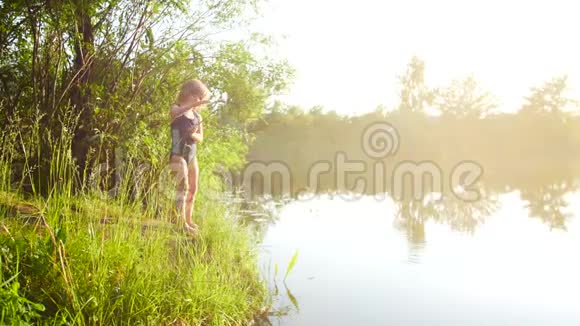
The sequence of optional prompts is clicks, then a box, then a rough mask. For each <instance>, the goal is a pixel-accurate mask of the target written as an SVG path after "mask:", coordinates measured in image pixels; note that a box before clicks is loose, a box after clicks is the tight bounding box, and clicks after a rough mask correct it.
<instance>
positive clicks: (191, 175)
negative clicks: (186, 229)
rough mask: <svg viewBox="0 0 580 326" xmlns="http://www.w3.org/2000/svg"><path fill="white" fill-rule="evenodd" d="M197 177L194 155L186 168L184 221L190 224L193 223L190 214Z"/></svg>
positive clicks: (197, 171)
mask: <svg viewBox="0 0 580 326" xmlns="http://www.w3.org/2000/svg"><path fill="white" fill-rule="evenodd" d="M198 179H199V164H198V162H197V157H196V158H194V159H193V162H191V164H190V165H189V168H188V184H189V189H188V191H187V197H186V199H185V223H187V224H189V225H190V226H194V225H195V224H194V223H193V221H192V219H191V215H192V213H193V204H194V201H195V194H196V193H197V185H198Z"/></svg>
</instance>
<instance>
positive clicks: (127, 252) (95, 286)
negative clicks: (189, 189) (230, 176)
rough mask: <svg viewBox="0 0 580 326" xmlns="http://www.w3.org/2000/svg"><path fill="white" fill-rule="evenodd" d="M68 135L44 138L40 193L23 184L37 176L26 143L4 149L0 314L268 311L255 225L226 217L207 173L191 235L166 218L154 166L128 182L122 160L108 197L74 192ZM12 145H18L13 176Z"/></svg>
mask: <svg viewBox="0 0 580 326" xmlns="http://www.w3.org/2000/svg"><path fill="white" fill-rule="evenodd" d="M10 137H13V135H12V136H11V135H10V134H9V133H6V134H4V138H3V139H0V143H2V144H3V145H6V144H14V143H15V142H13V141H11V140H10ZM66 139H70V137H68V138H67V136H66V135H63V136H62V137H61V139H60V140H58V141H54V142H50V144H51V145H50V146H51V147H50V148H51V150H50V151H49V152H50V153H46V155H45V156H46V157H47V159H48V160H50V164H49V167H48V169H49V173H48V175H46V178H45V179H46V180H44V187H46V189H48V191H47V192H45V193H43V194H42V195H40V192H36V191H37V190H35V189H36V188H35V187H34V186H33V187H32V189H33V192H32V193H28V194H26V196H25V195H24V194H23V193H22V192H21V191H20V185H22V184H26V183H29V184H33V185H34V184H40V183H39V182H37V183H35V181H36V179H35V178H38V175H35V174H34V173H30V171H31V170H32V167H34V165H35V163H34V159H33V158H32V156H27V154H26V153H30V151H28V152H25V153H24V154H18V153H19V152H18V151H17V150H15V149H14V148H12V150H11V149H10V146H6V147H3V152H2V153H0V171H1V172H2V175H1V176H0V324H2V325H3V324H13V325H18V324H20V325H29V324H30V325H38V324H46V325H63V324H67V325H140V324H146V325H198V324H201V325H228V324H234V325H240V324H248V323H250V322H251V321H252V320H253V318H254V317H255V316H256V315H257V314H259V313H260V312H261V311H262V312H263V311H264V307H265V306H267V305H268V301H269V299H268V293H267V288H266V285H265V282H264V280H263V279H262V278H261V277H260V274H259V271H258V267H257V251H256V247H255V237H254V234H252V233H251V231H250V230H249V229H248V228H246V227H244V226H242V225H240V224H239V223H237V222H236V221H233V220H230V219H229V218H227V217H226V216H227V215H228V214H227V210H228V209H230V208H228V206H227V205H228V204H225V203H221V202H220V201H217V200H216V199H214V198H216V197H215V196H212V195H216V194H219V190H218V188H217V187H215V186H212V185H215V180H213V179H210V178H209V177H204V178H202V182H201V185H200V189H201V193H200V194H199V195H198V198H197V200H196V209H195V217H194V219H195V220H196V222H197V223H198V224H199V225H200V234H199V236H198V237H197V238H196V239H193V238H192V237H190V236H188V235H187V234H186V233H184V232H183V231H182V230H181V228H180V226H179V224H174V223H172V222H171V221H172V220H174V218H172V216H174V215H173V214H174V212H173V200H172V198H171V196H170V195H167V194H165V193H164V192H161V191H160V190H159V188H160V187H159V183H160V182H162V181H159V180H163V179H160V178H159V177H158V174H159V173H154V172H150V175H149V176H148V179H147V180H146V182H143V183H140V184H143V185H147V186H143V188H142V189H139V191H138V192H135V191H134V190H135V189H134V185H135V184H136V183H135V180H134V178H133V177H132V176H134V173H133V172H132V171H135V169H133V168H131V167H130V166H129V167H128V168H127V169H126V171H125V175H126V178H124V179H123V180H127V181H125V182H122V183H121V184H120V186H119V188H118V191H117V193H118V195H117V196H116V197H115V198H114V199H113V198H112V197H111V196H109V195H105V193H104V192H103V191H102V190H99V189H100V188H99V187H97V188H95V189H91V187H88V186H87V187H83V188H82V189H80V190H77V191H76V192H75V191H73V184H74V180H75V178H78V173H77V172H76V171H75V170H74V165H73V164H72V160H71V157H70V150H68V149H67V148H70V143H67V142H66V141H65V140H66ZM15 155H24V157H22V156H20V157H19V162H24V164H20V165H19V168H21V169H24V171H19V172H21V173H20V175H22V179H21V180H17V182H14V175H13V174H14V167H13V166H12V165H11V164H12V162H13V161H14V157H16V156H15ZM27 169H28V170H27ZM206 175H210V173H206ZM101 181H102V180H97V181H96V182H95V183H94V184H102V182H101ZM169 188H171V187H169ZM144 203H146V204H144Z"/></svg>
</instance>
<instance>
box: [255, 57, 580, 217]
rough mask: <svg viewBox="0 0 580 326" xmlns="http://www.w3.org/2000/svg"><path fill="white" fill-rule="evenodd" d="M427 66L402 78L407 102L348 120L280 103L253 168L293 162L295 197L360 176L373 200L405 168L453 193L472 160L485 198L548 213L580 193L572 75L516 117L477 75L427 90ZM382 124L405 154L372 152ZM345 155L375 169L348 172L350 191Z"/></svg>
mask: <svg viewBox="0 0 580 326" xmlns="http://www.w3.org/2000/svg"><path fill="white" fill-rule="evenodd" d="M423 69H424V67H423V64H422V62H421V61H419V60H417V59H414V60H413V61H412V62H411V64H410V65H409V69H408V70H407V73H406V74H405V75H404V76H402V77H401V78H400V79H401V93H400V94H401V96H400V99H401V101H400V105H399V106H398V107H396V108H392V109H390V110H387V109H384V108H378V109H377V110H376V111H375V112H371V113H367V114H363V115H359V116H351V117H347V116H342V115H338V114H336V113H334V112H332V111H330V112H324V111H323V110H322V109H321V108H313V109H311V110H308V111H307V110H302V109H300V108H297V107H284V106H283V105H277V106H275V107H274V108H273V109H271V110H270V112H269V114H268V115H267V116H266V117H265V118H264V119H263V120H262V121H261V122H259V123H257V124H255V126H254V129H255V132H256V139H255V141H254V143H253V145H252V146H251V147H250V151H249V154H248V157H247V158H248V161H249V162H264V163H269V162H274V161H277V162H281V163H283V164H285V165H286V166H287V168H288V170H289V171H290V174H291V176H292V178H291V194H292V195H295V194H297V193H298V192H300V191H303V190H308V191H327V190H329V191H334V190H339V191H344V190H347V191H348V190H351V191H352V190H354V189H355V183H356V180H357V179H360V178H362V179H363V180H364V181H365V183H366V185H367V187H366V188H365V189H364V190H365V192H366V193H374V192H377V191H376V190H377V188H376V185H377V184H380V183H385V186H386V187H385V190H386V192H391V190H392V186H393V185H392V181H393V175H392V173H393V171H394V170H395V169H396V167H397V166H398V165H399V164H401V163H402V162H405V161H409V162H411V163H416V164H419V163H421V162H430V163H432V164H434V165H436V166H437V167H438V168H439V169H440V171H441V177H442V181H443V190H444V192H447V191H449V190H450V188H451V186H450V185H449V184H448V180H449V177H450V174H451V173H452V171H453V169H454V167H455V166H456V165H457V164H458V163H461V162H464V161H472V162H474V163H476V164H477V165H478V166H480V167H481V168H482V169H483V175H482V177H481V178H480V179H479V182H478V183H477V186H478V187H480V188H481V189H482V191H487V192H496V193H497V192H504V191H510V190H519V191H521V193H522V196H523V197H525V198H527V199H529V200H530V202H535V203H536V204H537V206H538V207H541V206H543V205H542V204H541V203H540V202H542V203H543V202H545V201H558V200H559V198H561V197H562V196H564V194H566V193H568V192H569V191H571V190H574V189H575V188H576V183H575V182H574V180H575V176H577V175H580V117H579V116H578V115H577V114H576V113H577V111H575V109H577V108H578V105H577V104H578V102H575V101H574V100H573V99H572V98H568V97H567V95H566V90H567V87H566V78H554V79H552V80H549V81H547V82H546V83H545V84H543V85H541V86H540V87H536V88H532V89H531V92H530V94H529V95H528V96H527V97H525V100H524V105H523V106H522V107H521V108H520V110H518V111H517V113H510V114H508V113H501V112H499V110H497V107H498V106H497V104H496V103H495V102H494V100H493V97H492V96H491V95H490V94H489V93H486V92H483V91H481V90H480V89H479V87H478V86H477V84H476V83H475V82H474V80H473V78H467V79H465V80H463V81H457V82H454V83H452V84H451V85H449V86H447V87H443V88H437V89H428V88H427V87H426V86H425V85H424V83H423ZM429 111H431V112H436V113H437V114H429V113H428V112H429ZM377 123H388V124H390V125H391V126H392V127H394V129H395V130H396V133H395V132H394V131H393V132H392V133H391V135H390V136H391V138H392V139H391V140H395V141H396V142H398V143H397V145H398V148H397V150H396V152H394V151H393V152H394V153H392V154H391V155H388V156H386V157H384V158H375V157H372V155H369V154H368V152H365V146H367V147H368V145H369V144H368V142H369V139H366V138H365V132H367V133H368V131H369V128H372V126H374V125H376V124H377ZM393 135H395V136H393ZM367 136H368V135H367ZM394 138H396V139H394ZM375 145H377V146H378V147H380V146H381V144H380V143H376V144H375ZM382 145H385V146H389V145H391V144H385V143H383V144H382ZM337 153H344V154H342V155H343V157H345V158H346V161H347V162H350V161H360V162H364V163H365V164H366V166H365V168H364V172H360V173H358V172H357V173H350V174H348V175H346V180H347V182H346V185H345V186H346V189H341V187H340V182H339V181H340V180H339V178H337V174H336V173H337V171H336V158H337ZM324 161H327V162H328V163H330V165H331V169H330V171H328V172H325V173H321V174H320V178H319V179H318V180H317V181H318V183H317V189H311V188H309V187H308V186H309V185H312V180H310V184H309V182H308V176H309V171H310V169H311V167H312V166H314V165H315V164H316V163H317V162H324ZM377 162H383V164H384V167H385V168H384V169H383V170H384V172H385V175H384V176H381V175H377V173H376V171H374V169H373V167H374V166H375V164H376V163H377ZM338 172H339V173H342V172H341V171H338ZM259 178H261V177H260V176H254V178H253V180H254V181H255V182H252V186H253V187H254V190H255V191H261V190H263V189H259V187H260V185H261V184H262V183H261V182H260V181H261V180H260V179H259ZM273 180H274V185H275V186H274V190H275V191H282V188H281V182H280V181H281V180H282V179H281V178H280V176H276V177H275V178H274V179H273ZM383 180H384V181H383ZM407 181H409V182H410V180H406V182H407ZM426 181H427V182H429V181H430V180H429V179H427V180H426ZM378 190H381V189H378ZM435 190H437V189H435ZM546 198H547V199H546ZM538 201H540V202H538ZM548 206H549V205H548ZM556 210H558V208H556ZM547 214H549V213H547ZM550 218H553V216H552V217H550Z"/></svg>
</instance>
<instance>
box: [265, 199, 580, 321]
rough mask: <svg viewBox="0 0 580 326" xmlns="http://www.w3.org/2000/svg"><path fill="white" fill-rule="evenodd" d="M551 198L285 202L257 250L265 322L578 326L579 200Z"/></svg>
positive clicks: (275, 214) (579, 302) (579, 318)
mask: <svg viewBox="0 0 580 326" xmlns="http://www.w3.org/2000/svg"><path fill="white" fill-rule="evenodd" d="M554 191H555V192H556V193H558V195H557V196H555V195H554ZM554 191H552V193H551V194H550V193H542V194H540V195H538V196H532V195H530V194H526V193H521V192H520V191H511V192H510V191H506V192H503V193H498V194H494V195H487V196H485V197H484V198H483V199H481V200H479V201H477V202H462V201H460V200H458V199H455V198H451V197H448V196H445V197H444V198H443V199H441V200H432V201H428V200H425V201H422V202H406V203H401V202H397V201H394V200H392V199H391V198H388V197H387V198H383V199H377V198H375V197H373V196H365V197H361V198H353V197H345V196H340V195H319V196H317V197H316V198H311V199H308V200H298V199H296V200H291V201H289V202H287V203H285V204H284V205H282V206H281V207H280V208H278V209H277V210H276V211H275V213H274V219H273V221H271V222H270V223H269V224H268V225H267V226H266V227H265V229H264V233H263V240H262V243H261V245H260V249H261V255H260V264H261V268H262V270H263V273H264V276H265V277H266V278H267V279H268V283H269V286H270V289H271V291H272V293H274V294H275V295H274V297H273V300H274V302H273V305H274V308H275V313H273V314H272V316H270V319H269V322H270V323H271V324H274V325H580V263H579V258H580V222H578V219H579V216H578V215H580V194H579V193H578V192H576V191H565V192H561V191H560V192H558V191H557V189H556V190H554ZM296 253H297V259H296V264H295V265H294V267H293V269H292V270H291V271H290V273H289V274H288V276H287V278H286V280H285V281H284V276H285V273H286V269H287V266H288V264H289V262H290V261H291V259H292V257H293V256H294V255H295V254H296Z"/></svg>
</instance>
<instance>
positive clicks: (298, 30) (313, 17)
mask: <svg viewBox="0 0 580 326" xmlns="http://www.w3.org/2000/svg"><path fill="white" fill-rule="evenodd" d="M576 7H577V5H576V4H575V2H574V1H564V0H542V1H498V0H486V1H473V0H468V1H465V0H464V1H459V0H436V1H428V0H410V1H378V0H374V1H373V0H357V1H343V0H334V1H331V0H269V1H267V2H266V3H265V4H264V5H263V7H262V11H261V12H262V17H261V18H259V19H258V20H257V21H256V22H255V29H256V30H257V31H260V32H263V33H266V34H270V35H272V36H274V38H275V39H276V40H277V48H276V55H278V56H279V57H283V58H287V59H288V61H289V63H290V64H291V65H292V66H293V67H294V68H295V69H296V78H295V80H294V83H293V85H292V87H291V88H290V89H289V90H288V92H287V93H286V94H284V95H283V96H281V99H282V100H283V101H284V102H286V103H288V104H294V105H299V106H302V107H304V108H309V107H312V106H315V105H321V106H323V107H324V108H325V109H326V110H335V111H337V112H339V113H342V114H348V115H351V114H361V113H365V112H369V111H373V110H374V109H375V108H376V107H377V106H378V105H384V106H386V107H387V108H389V107H393V106H394V105H395V104H396V103H397V81H398V80H397V76H399V75H401V74H402V73H403V72H404V71H405V67H406V65H407V64H408V62H409V61H410V60H411V58H412V56H418V57H419V58H421V59H422V60H424V61H425V64H426V68H425V69H426V70H425V78H426V82H427V84H428V85H430V86H445V85H446V84H449V83H450V82H451V81H452V80H453V79H460V78H464V77H467V76H469V75H473V76H474V77H475V79H476V80H477V81H478V82H479V83H480V85H481V87H482V88H483V89H484V90H487V91H490V92H491V93H492V94H493V95H495V97H496V98H497V99H498V101H499V103H500V106H501V107H500V108H501V110H503V111H506V112H512V111H515V110H516V109H518V108H519V107H520V106H521V104H522V103H523V97H524V96H525V95H527V94H529V92H530V88H531V87H533V86H539V85H541V84H542V83H543V82H544V81H546V80H548V79H550V78H552V77H556V76H561V75H564V74H565V75H568V78H569V85H570V89H569V94H570V95H571V96H574V97H576V98H578V97H580V96H578V95H580V92H579V90H580V89H579V88H578V87H577V85H580V82H579V81H580V43H578V35H577V33H578V31H580V19H579V18H580V17H578V14H577V13H578V12H579V10H578V8H576Z"/></svg>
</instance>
